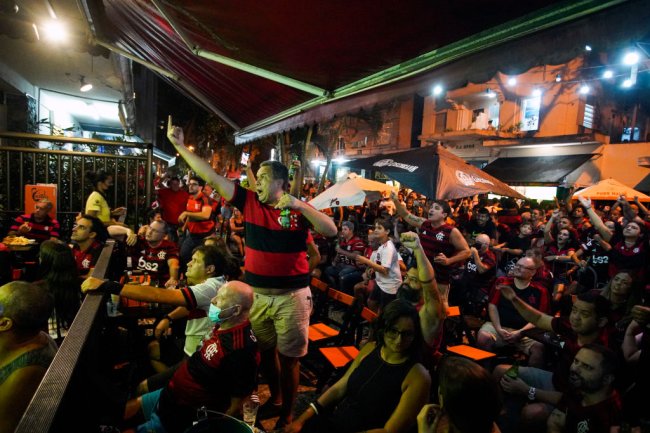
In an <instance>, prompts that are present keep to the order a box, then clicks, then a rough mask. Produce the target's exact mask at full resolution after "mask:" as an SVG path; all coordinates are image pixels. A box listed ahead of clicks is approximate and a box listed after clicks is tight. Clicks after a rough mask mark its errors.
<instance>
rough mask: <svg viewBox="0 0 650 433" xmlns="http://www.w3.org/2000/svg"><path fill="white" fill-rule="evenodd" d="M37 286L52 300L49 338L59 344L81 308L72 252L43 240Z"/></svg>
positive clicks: (78, 282) (56, 242)
mask: <svg viewBox="0 0 650 433" xmlns="http://www.w3.org/2000/svg"><path fill="white" fill-rule="evenodd" d="M39 260H40V267H39V270H40V276H41V279H40V281H39V282H38V283H37V284H41V285H43V286H44V287H46V288H47V289H48V291H49V292H50V293H51V294H52V296H54V313H53V315H52V317H51V318H50V325H49V328H50V336H52V338H54V339H55V340H57V342H60V340H61V339H62V338H63V337H65V335H66V334H67V331H68V328H70V325H71V324H72V321H73V320H74V318H75V316H76V315H77V311H79V307H80V306H81V280H80V279H79V273H78V272H77V265H76V262H75V260H74V256H73V255H72V250H71V249H70V248H69V247H68V246H67V245H65V244H63V243H61V242H59V241H56V240H47V241H44V242H43V243H42V244H41V248H40V258H39Z"/></svg>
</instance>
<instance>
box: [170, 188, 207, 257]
mask: <svg viewBox="0 0 650 433" xmlns="http://www.w3.org/2000/svg"><path fill="white" fill-rule="evenodd" d="M203 185H205V182H204V181H203V179H201V178H199V177H197V176H192V177H190V179H189V180H188V182H187V188H188V192H189V194H190V196H189V198H188V199H187V206H186V208H185V211H184V212H182V213H181V214H180V216H179V217H178V224H179V226H180V227H181V228H182V231H183V233H182V236H183V238H182V240H181V243H180V258H181V269H185V267H186V266H187V263H188V262H189V261H190V260H191V259H192V251H194V248H196V247H198V246H199V245H202V244H203V240H204V239H205V238H207V237H208V236H210V235H211V234H212V233H213V232H214V227H215V222H214V219H213V218H212V211H213V209H212V199H211V198H210V197H208V196H207V195H205V194H203Z"/></svg>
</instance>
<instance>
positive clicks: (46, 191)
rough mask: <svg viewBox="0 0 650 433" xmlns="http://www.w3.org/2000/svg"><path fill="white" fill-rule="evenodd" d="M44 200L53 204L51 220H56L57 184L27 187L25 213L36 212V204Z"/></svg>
mask: <svg viewBox="0 0 650 433" xmlns="http://www.w3.org/2000/svg"><path fill="white" fill-rule="evenodd" d="M44 198H46V199H48V200H49V201H51V202H52V210H51V211H50V213H49V215H50V218H56V184H45V183H39V184H36V185H25V213H26V214H31V213H32V212H34V209H35V206H36V202H38V201H39V200H42V199H44Z"/></svg>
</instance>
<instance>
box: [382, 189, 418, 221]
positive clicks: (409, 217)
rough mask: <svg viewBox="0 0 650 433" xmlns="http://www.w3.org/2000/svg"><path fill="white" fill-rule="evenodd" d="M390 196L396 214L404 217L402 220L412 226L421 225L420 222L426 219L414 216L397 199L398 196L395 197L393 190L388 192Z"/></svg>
mask: <svg viewBox="0 0 650 433" xmlns="http://www.w3.org/2000/svg"><path fill="white" fill-rule="evenodd" d="M390 198H391V200H393V203H395V210H396V212H397V215H399V216H401V217H402V218H404V221H406V222H407V223H408V224H409V225H411V226H413V227H417V228H420V227H422V224H423V223H424V222H425V221H426V219H424V218H420V217H419V216H415V215H413V214H412V213H410V212H409V211H408V210H406V208H405V207H404V205H403V204H402V203H401V202H400V201H399V198H398V197H397V193H396V192H395V191H391V192H390Z"/></svg>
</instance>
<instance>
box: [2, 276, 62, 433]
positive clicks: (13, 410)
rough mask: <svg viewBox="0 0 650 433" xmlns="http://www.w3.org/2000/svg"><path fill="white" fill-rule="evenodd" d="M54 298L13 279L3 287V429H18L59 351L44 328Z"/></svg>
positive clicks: (7, 430)
mask: <svg viewBox="0 0 650 433" xmlns="http://www.w3.org/2000/svg"><path fill="white" fill-rule="evenodd" d="M53 308H54V299H53V298H52V296H51V295H50V294H49V293H48V292H47V290H45V289H44V288H42V287H40V286H36V285H34V284H30V283H27V282H24V281H14V282H12V283H9V284H5V285H4V286H2V287H0V432H12V431H14V430H15V428H16V426H17V425H18V422H19V421H20V418H21V417H22V415H23V412H24V411H25V409H26V408H27V405H28V404H29V401H30V400H31V399H32V396H33V395H34V392H35V391H36V388H37V387H38V385H39V384H40V383H41V379H42V378H43V376H44V375H45V372H46V371H47V369H48V367H49V366H50V362H52V359H53V358H54V355H55V354H56V349H57V348H56V344H55V343H54V340H52V339H51V338H50V336H49V335H48V334H47V333H46V332H43V331H42V329H47V320H48V318H49V317H50V315H51V314H52V309H53Z"/></svg>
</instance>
